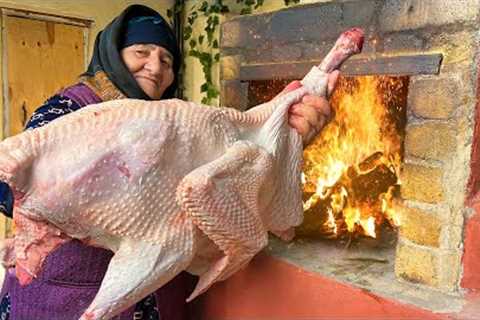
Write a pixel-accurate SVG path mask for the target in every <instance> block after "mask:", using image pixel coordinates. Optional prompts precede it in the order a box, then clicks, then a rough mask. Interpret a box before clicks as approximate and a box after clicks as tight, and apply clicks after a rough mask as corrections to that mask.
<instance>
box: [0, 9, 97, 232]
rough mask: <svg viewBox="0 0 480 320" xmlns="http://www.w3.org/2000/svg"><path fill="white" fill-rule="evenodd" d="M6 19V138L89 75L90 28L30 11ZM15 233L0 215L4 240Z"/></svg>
mask: <svg viewBox="0 0 480 320" xmlns="http://www.w3.org/2000/svg"><path fill="white" fill-rule="evenodd" d="M2 18H3V26H4V28H3V33H2V38H3V44H4V45H3V48H2V50H3V57H4V61H3V69H4V75H5V76H6V77H4V84H3V85H4V86H3V88H4V90H3V95H4V97H3V99H4V100H3V101H4V113H3V114H4V117H6V119H4V124H5V129H4V132H3V136H4V137H5V136H9V135H14V134H17V133H19V132H21V131H23V128H24V126H25V122H26V121H27V120H28V119H29V118H30V116H31V114H32V112H33V111H35V110H36V109H37V108H38V107H39V106H41V105H42V104H43V103H44V102H45V100H46V99H48V98H49V97H50V96H52V95H54V94H55V93H56V92H58V91H59V90H60V89H61V88H63V87H65V86H68V85H70V84H73V83H74V82H75V81H76V80H77V78H78V76H79V75H80V74H81V73H82V72H84V71H85V66H86V64H85V59H86V57H85V55H86V42H87V39H86V34H87V29H88V25H89V24H85V25H78V23H77V25H75V24H69V23H66V22H64V21H65V20H67V19H64V18H61V19H58V18H55V17H46V18H45V19H41V18H38V16H37V15H35V14H30V13H24V16H16V15H8V14H4V15H3V16H2ZM52 18H53V19H52ZM58 20H62V22H60V21H58ZM5 89H6V90H5ZM12 232H13V231H12V226H11V221H10V219H6V218H4V216H3V215H0V238H2V237H9V236H11V235H12Z"/></svg>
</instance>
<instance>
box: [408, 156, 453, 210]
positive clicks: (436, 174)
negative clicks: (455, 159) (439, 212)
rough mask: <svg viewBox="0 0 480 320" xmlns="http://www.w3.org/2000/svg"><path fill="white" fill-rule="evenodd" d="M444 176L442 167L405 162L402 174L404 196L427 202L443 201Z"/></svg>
mask: <svg viewBox="0 0 480 320" xmlns="http://www.w3.org/2000/svg"><path fill="white" fill-rule="evenodd" d="M442 176H443V170H442V169H441V168H432V167H425V166H422V165H416V164H410V163H405V164H404V166H403V170H402V172H401V175H400V180H401V183H402V185H401V187H400V190H401V194H402V198H404V199H408V200H418V201H424V202H427V203H438V202H441V201H443V200H444V192H443V186H442Z"/></svg>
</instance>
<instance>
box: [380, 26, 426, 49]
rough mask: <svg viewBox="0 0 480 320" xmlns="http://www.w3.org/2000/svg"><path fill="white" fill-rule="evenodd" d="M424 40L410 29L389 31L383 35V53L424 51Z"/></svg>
mask: <svg viewBox="0 0 480 320" xmlns="http://www.w3.org/2000/svg"><path fill="white" fill-rule="evenodd" d="M426 42H427V40H426V39H425V38H424V37H423V36H422V35H420V34H416V33H414V32H412V31H408V32H395V33H390V34H388V35H386V36H385V37H383V51H384V52H385V53H389V52H393V53H398V52H402V51H403V52H409V53H411V52H412V51H425V47H426Z"/></svg>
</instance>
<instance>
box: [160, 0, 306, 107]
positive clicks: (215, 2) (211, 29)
mask: <svg viewBox="0 0 480 320" xmlns="http://www.w3.org/2000/svg"><path fill="white" fill-rule="evenodd" d="M235 1H236V3H237V6H236V8H237V10H239V12H238V14H240V15H244V14H251V13H253V12H254V10H256V9H258V8H259V7H261V6H262V5H263V3H264V0H235ZM225 2H233V0H227V1H225ZM283 2H284V4H285V6H289V5H290V4H296V3H299V2H300V0H284V1H283ZM238 8H240V9H238ZM184 10H185V0H177V1H176V2H175V5H174V7H173V8H172V9H170V10H168V12H167V15H168V17H170V18H172V17H173V16H174V15H178V14H179V13H182V12H184ZM228 12H231V8H230V7H229V6H228V5H226V4H225V3H224V0H204V1H198V3H195V4H194V5H192V7H191V8H190V9H189V11H188V12H186V13H185V15H184V16H185V17H186V21H182V25H183V40H184V41H188V47H187V48H186V49H185V51H186V52H187V54H188V55H189V56H191V57H194V58H196V59H198V61H199V62H200V64H201V66H202V71H203V74H204V78H205V82H204V83H203V84H202V85H201V87H200V91H201V92H202V93H203V95H204V97H203V98H202V103H204V104H212V102H213V101H214V100H215V99H217V98H218V96H219V95H220V90H219V89H218V88H217V86H216V85H215V83H214V82H213V67H214V65H215V64H217V63H218V62H219V61H220V50H219V44H218V36H217V35H218V28H219V26H220V15H221V14H225V13H228ZM200 17H204V18H205V19H200V20H205V21H206V22H205V26H204V27H203V30H202V32H198V31H197V29H198V28H200V24H199V23H198V21H199V20H198V18H200ZM194 30H195V31H196V32H195V36H194ZM196 34H198V36H197V35H196Z"/></svg>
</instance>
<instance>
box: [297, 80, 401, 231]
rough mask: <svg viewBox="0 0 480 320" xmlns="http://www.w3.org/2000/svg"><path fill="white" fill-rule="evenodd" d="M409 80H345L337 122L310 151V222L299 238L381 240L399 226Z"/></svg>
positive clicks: (336, 100) (337, 97) (336, 105)
mask: <svg viewBox="0 0 480 320" xmlns="http://www.w3.org/2000/svg"><path fill="white" fill-rule="evenodd" d="M407 87H408V78H406V77H386V76H381V77H379V76H375V77H374V76H366V77H355V78H341V79H340V81H339V84H338V86H337V90H336V91H335V93H334V95H333V97H332V100H331V104H332V106H333V109H334V110H335V118H334V119H333V121H332V122H331V123H330V124H329V125H328V126H327V127H326V128H325V129H324V130H323V132H322V133H321V134H320V135H319V136H318V137H317V138H316V139H315V141H314V142H313V143H312V144H311V145H310V146H309V147H308V148H307V149H306V150H305V153H304V159H305V166H304V173H303V176H302V182H303V186H304V211H305V222H304V224H303V225H302V226H300V227H299V228H298V230H297V231H298V233H299V234H304V235H310V236H311V235H321V236H324V237H329V238H338V237H340V236H342V235H345V234H354V235H356V234H361V235H366V236H370V237H376V236H377V233H378V230H377V229H378V226H379V225H381V224H382V223H384V221H388V222H389V223H390V224H391V225H392V226H398V225H399V224H400V220H399V218H398V216H399V215H398V214H397V213H396V212H395V209H394V206H393V203H394V200H395V197H396V194H397V193H398V190H399V185H400V181H399V179H398V173H399V170H400V164H401V160H402V145H403V143H402V142H403V140H402V139H403V136H404V135H403V132H404V123H405V121H406V120H405V110H406V90H407Z"/></svg>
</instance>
